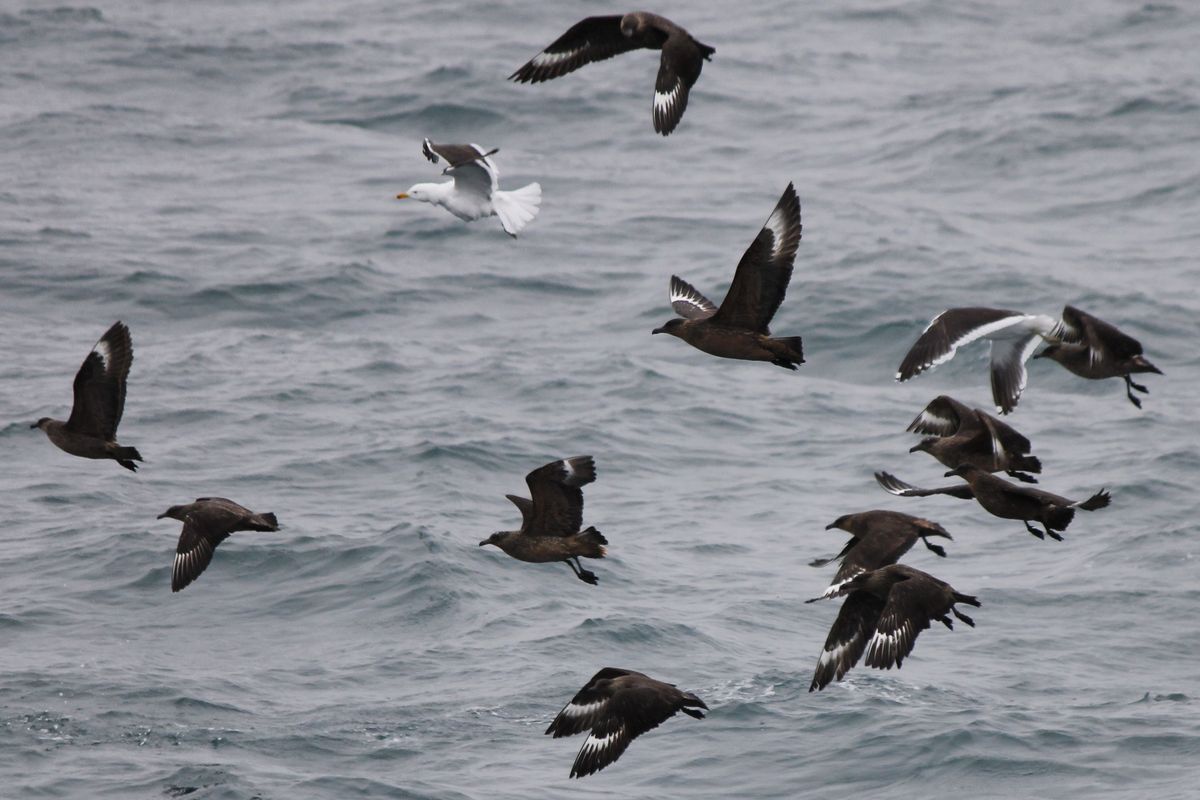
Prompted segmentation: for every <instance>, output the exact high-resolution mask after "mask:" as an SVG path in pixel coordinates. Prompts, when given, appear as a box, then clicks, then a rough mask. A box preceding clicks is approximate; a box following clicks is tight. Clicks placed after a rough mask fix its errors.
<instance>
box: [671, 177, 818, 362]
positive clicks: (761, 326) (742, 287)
mask: <svg viewBox="0 0 1200 800" xmlns="http://www.w3.org/2000/svg"><path fill="white" fill-rule="evenodd" d="M800 232H801V225H800V198H799V197H797V196H796V190H795V189H794V188H793V187H792V184H790V183H789V184H788V185H787V188H786V189H784V190H783V196H782V197H780V198H779V202H778V203H777V204H776V205H775V210H774V211H772V212H771V216H770V217H768V218H767V223H766V224H765V225H764V226H763V228H762V230H760V231H759V232H758V236H757V237H755V239H754V241H753V242H752V243H751V244H750V247H749V248H748V249H747V250H746V252H745V253H744V254H743V255H742V260H741V261H740V262H738V266H737V271H736V272H735V273H734V275H733V283H731V284H730V285H729V291H728V292H726V294H725V299H724V300H723V301H722V302H721V307H720V308H717V307H716V306H715V305H713V304H712V303H711V302H709V300H708V299H707V298H705V297H704V295H702V294H700V292H698V291H696V289H695V288H693V287H692V286H691V285H689V284H688V283H687V282H686V281H684V280H682V279H680V278H678V277H676V276H672V277H671V307H672V308H674V309H675V313H676V314H679V317H680V318H677V319H672V320H670V321H668V322H667V324H666V325H663V326H662V327H661V328H656V329H655V330H654V331H652V332H653V333H669V334H671V335H672V336H677V337H679V338H680V339H683V340H684V341H685V342H687V343H688V344H690V345H691V346H692V347H695V348H696V349H697V350H703V351H704V352H705V353H708V354H710V355H714V356H720V357H721V358H736V359H742V360H746V361H769V362H771V363H772V364H775V365H777V366H780V367H786V368H787V369H792V370H794V369H796V365H797V364H803V363H804V350H803V347H802V346H801V341H800V337H799V336H790V337H786V338H782V339H775V338H772V337H771V331H770V328H769V327H768V326H769V323H770V322H771V318H772V317H774V316H775V312H776V310H778V308H779V305H780V303H782V302H783V297H784V295H785V294H786V293H787V287H788V281H790V280H791V277H792V262H793V261H794V260H795V258H796V249H797V248H798V247H799V245H800Z"/></svg>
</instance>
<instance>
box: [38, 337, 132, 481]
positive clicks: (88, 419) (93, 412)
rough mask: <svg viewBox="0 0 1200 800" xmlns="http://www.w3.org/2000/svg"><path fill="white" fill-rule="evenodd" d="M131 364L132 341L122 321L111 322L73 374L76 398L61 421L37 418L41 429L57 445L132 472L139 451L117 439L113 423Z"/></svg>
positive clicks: (117, 417)
mask: <svg viewBox="0 0 1200 800" xmlns="http://www.w3.org/2000/svg"><path fill="white" fill-rule="evenodd" d="M132 363H133V340H132V339H131V338H130V337H129V328H128V327H126V325H125V323H123V322H120V321H118V322H114V323H113V325H112V327H111V328H109V329H108V330H107V331H105V333H104V335H103V336H101V337H100V341H98V342H96V346H95V347H93V348H92V351H91V352H90V353H88V355H87V358H85V359H84V360H83V364H82V365H81V366H80V367H79V371H78V372H77V373H75V384H74V394H75V403H74V405H72V406H71V416H70V417H68V418H67V421H66V422H60V421H59V420H56V419H51V418H50V417H42V418H41V419H39V420H38V421H37V422H35V423H34V424H33V425H31V426H30V427H31V428H41V429H42V430H43V431H45V432H46V436H47V437H49V439H50V441H51V442H52V443H53V444H54V446H55V447H57V448H58V449H60V450H64V451H66V452H68V453H70V454H71V455H73V456H81V457H83V458H111V459H113V460H114V461H116V462H117V463H118V464H120V465H121V466H122V467H124V468H125V469H127V470H131V471H133V472H137V464H135V463H134V462H135V461H141V460H142V456H141V454H140V453H138V451H137V448H135V447H125V446H123V445H121V444H119V443H118V442H117V426H118V425H120V424H121V414H122V413H123V412H124V411H125V380H126V378H128V377H129V366H130V365H131V364H132Z"/></svg>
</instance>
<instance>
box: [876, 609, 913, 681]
mask: <svg viewBox="0 0 1200 800" xmlns="http://www.w3.org/2000/svg"><path fill="white" fill-rule="evenodd" d="M911 627H912V623H911V622H910V621H909V620H904V622H903V623H901V624H900V626H899V627H898V628H896V629H895V630H894V631H892V632H891V633H884V632H883V631H880V630H876V631H875V635H874V636H872V637H871V641H869V642H867V662H868V663H870V662H871V661H873V660H877V659H880V658H883V659H886V662H885V663H886V665H887V668H888V669H891V666H892V663H893V662H895V660H896V655H897V654H898V653H899V652H900V648H899V647H898V645H899V643H900V642H901V641H903V640H904V639H906V638H907V637H908V633H909V630H910V628H911Z"/></svg>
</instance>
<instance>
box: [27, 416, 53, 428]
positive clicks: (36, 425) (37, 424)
mask: <svg viewBox="0 0 1200 800" xmlns="http://www.w3.org/2000/svg"><path fill="white" fill-rule="evenodd" d="M48 422H50V418H49V417H42V418H41V419H39V420H38V421H37V422H35V423H33V424H32V425H30V426H29V427H31V428H41V429H42V430H45V429H46V423H48Z"/></svg>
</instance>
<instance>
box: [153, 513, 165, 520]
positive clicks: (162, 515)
mask: <svg viewBox="0 0 1200 800" xmlns="http://www.w3.org/2000/svg"><path fill="white" fill-rule="evenodd" d="M166 518H167V514H166V512H163V513H162V514H159V515H158V516H157V517H155V519H166Z"/></svg>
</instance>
